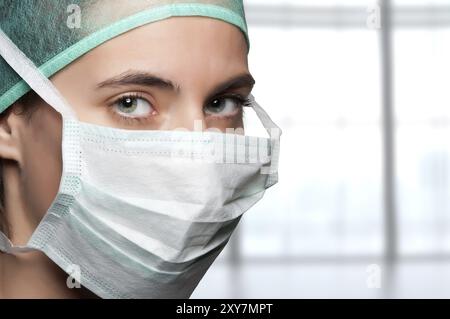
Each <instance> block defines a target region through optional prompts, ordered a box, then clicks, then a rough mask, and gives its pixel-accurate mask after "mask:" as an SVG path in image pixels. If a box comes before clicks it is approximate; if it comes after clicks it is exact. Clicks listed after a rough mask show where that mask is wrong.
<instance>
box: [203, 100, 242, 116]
mask: <svg viewBox="0 0 450 319" xmlns="http://www.w3.org/2000/svg"><path fill="white" fill-rule="evenodd" d="M248 104H249V99H247V98H245V97H243V96H241V95H228V96H222V97H218V98H214V99H213V100H211V101H210V102H209V103H208V104H207V105H206V106H205V108H204V112H205V113H206V114H207V115H209V116H213V117H233V116H236V115H238V114H239V113H240V112H241V110H242V108H243V107H244V106H247V105H248Z"/></svg>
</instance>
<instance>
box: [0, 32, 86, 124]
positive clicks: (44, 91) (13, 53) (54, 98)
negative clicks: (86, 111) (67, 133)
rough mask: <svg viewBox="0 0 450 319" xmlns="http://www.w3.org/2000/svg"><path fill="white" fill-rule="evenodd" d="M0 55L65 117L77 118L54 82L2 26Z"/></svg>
mask: <svg viewBox="0 0 450 319" xmlns="http://www.w3.org/2000/svg"><path fill="white" fill-rule="evenodd" d="M0 55H1V56H2V57H3V59H5V61H6V62H7V63H8V64H9V65H10V66H11V67H12V68H13V69H14V71H16V73H17V74H18V75H19V76H20V77H21V78H22V79H23V80H24V81H25V82H26V83H27V84H28V85H29V86H30V87H31V89H32V90H33V91H35V92H36V93H37V94H38V95H39V96H40V97H41V98H42V99H43V100H44V101H45V102H47V104H49V105H50V106H51V107H53V108H54V109H55V110H56V111H57V112H59V113H60V114H61V115H62V116H63V118H66V117H71V118H75V119H76V118H77V117H76V114H75V112H74V110H73V109H72V108H71V107H70V106H69V103H67V101H66V100H65V99H64V97H63V96H62V95H61V94H60V93H59V91H58V90H57V89H56V87H55V86H54V85H53V84H52V82H51V81H50V80H49V79H47V77H45V76H44V75H43V74H42V73H41V72H40V71H39V69H38V68H37V67H36V66H35V65H34V63H33V62H32V61H31V60H30V59H28V57H27V56H26V55H25V54H24V53H23V52H22V51H21V50H20V49H19V48H18V47H17V46H16V45H15V44H14V43H13V42H12V41H11V39H10V38H9V37H8V36H7V35H6V34H5V33H4V32H3V30H2V29H1V28H0Z"/></svg>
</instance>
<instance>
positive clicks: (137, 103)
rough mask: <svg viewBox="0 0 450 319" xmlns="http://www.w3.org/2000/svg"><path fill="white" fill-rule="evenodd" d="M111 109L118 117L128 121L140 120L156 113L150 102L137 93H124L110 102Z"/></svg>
mask: <svg viewBox="0 0 450 319" xmlns="http://www.w3.org/2000/svg"><path fill="white" fill-rule="evenodd" d="M110 107H111V111H112V112H113V113H114V114H115V115H116V116H118V117H119V119H122V120H125V121H127V122H130V121H141V120H145V119H148V118H149V117H151V116H153V115H155V114H156V111H155V109H154V108H153V107H152V105H151V103H150V102H149V101H148V100H147V99H145V98H144V97H142V96H141V95H139V94H134V93H133V94H126V95H123V96H121V97H119V98H117V99H116V100H115V101H114V102H113V103H111V104H110Z"/></svg>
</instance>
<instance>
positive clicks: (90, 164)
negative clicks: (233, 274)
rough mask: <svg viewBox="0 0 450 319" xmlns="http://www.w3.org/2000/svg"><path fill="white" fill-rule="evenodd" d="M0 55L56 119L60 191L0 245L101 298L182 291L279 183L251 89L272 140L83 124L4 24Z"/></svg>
mask: <svg viewBox="0 0 450 319" xmlns="http://www.w3.org/2000/svg"><path fill="white" fill-rule="evenodd" d="M0 54H1V55H2V56H3V58H4V59H5V60H6V61H7V62H8V63H9V64H10V65H11V66H12V67H13V68H14V69H15V70H16V72H17V73H18V74H19V75H20V76H21V77H22V78H23V79H24V80H25V81H26V82H27V83H28V84H29V85H30V87H31V88H32V89H33V90H34V91H35V92H36V93H38V94H39V95H40V96H41V97H42V98H43V99H44V100H45V101H46V102H47V103H48V104H49V105H51V106H52V107H54V108H55V110H57V111H58V112H60V113H61V114H62V117H63V138H62V154H63V172H62V178H61V182H60V186H59V190H58V194H57V195H56V198H55V199H54V201H53V202H52V204H51V206H50V208H49V209H48V211H47V213H46V215H45V216H44V218H43V220H42V221H41V222H40V224H39V225H38V227H37V229H36V230H35V231H34V233H33V234H32V237H31V238H30V240H29V242H28V243H27V245H26V246H14V245H13V244H12V243H11V241H10V240H9V239H8V238H7V237H6V236H5V235H4V234H3V233H0V250H1V251H4V252H7V253H21V252H27V251H30V250H39V251H42V252H43V253H45V254H46V255H47V256H48V257H49V258H50V259H51V260H52V261H53V262H55V263H56V264H57V265H58V266H59V267H61V268H62V269H64V270H65V271H66V272H68V273H70V272H71V271H73V270H74V269H77V270H79V271H80V273H79V275H80V276H79V278H77V279H79V280H80V281H81V284H82V285H83V286H85V287H86V288H88V289H89V290H91V291H92V292H93V293H95V294H96V295H98V296H100V297H102V298H188V297H189V296H190V295H191V294H192V292H193V290H194V289H195V287H196V286H197V284H198V282H199V281H200V279H201V278H202V277H203V275H204V274H205V272H206V271H207V269H208V268H209V267H210V265H211V264H212V262H213V261H214V259H215V258H216V257H217V256H218V255H219V253H220V252H221V250H222V249H223V248H224V246H225V245H226V243H227V242H228V240H229V238H230V236H231V234H232V232H233V230H234V229H235V227H236V225H237V224H238V222H239V220H240V218H241V216H242V214H243V213H244V212H245V211H247V210H248V209H249V208H250V207H251V206H253V205H254V204H255V203H256V202H257V201H259V200H260V199H261V198H262V196H263V195H264V192H265V189H267V188H268V187H270V186H272V185H273V184H275V183H276V182H277V180H278V177H277V164H278V152H279V137H280V134H281V132H280V130H279V129H278V127H277V126H276V125H275V124H274V123H273V122H272V121H271V120H270V118H269V116H268V115H267V114H266V113H265V112H264V110H263V109H262V108H261V107H260V106H259V105H258V104H257V103H256V102H255V100H254V99H253V97H252V96H251V99H250V100H251V102H252V103H251V106H253V108H254V110H255V112H256V114H257V115H258V117H259V118H260V120H261V121H262V123H263V125H264V126H265V128H266V129H267V131H268V132H269V135H270V138H260V137H249V136H244V135H238V134H222V133H214V132H180V131H142V130H140V131H136V130H123V129H116V128H109V127H103V126H98V125H93V124H88V123H83V122H80V121H78V120H77V118H76V116H75V113H74V112H73V110H72V109H71V108H70V107H69V106H68V104H67V102H65V101H64V99H63V98H62V97H61V95H60V94H59V93H58V91H57V90H56V88H55V87H54V86H53V85H52V84H51V82H50V81H49V80H48V79H47V78H46V77H45V76H43V75H42V74H41V73H40V72H39V71H38V70H37V68H36V67H35V66H34V65H33V63H32V62H31V61H30V60H28V58H26V57H25V56H24V55H23V54H22V52H20V51H19V49H18V48H17V47H16V46H15V45H14V44H13V43H12V42H11V41H10V40H9V39H8V38H7V37H6V35H5V34H4V33H3V32H1V30H0Z"/></svg>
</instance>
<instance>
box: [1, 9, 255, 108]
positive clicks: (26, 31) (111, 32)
mask: <svg viewBox="0 0 450 319" xmlns="http://www.w3.org/2000/svg"><path fill="white" fill-rule="evenodd" d="M173 16H205V17H211V18H216V19H220V20H222V21H225V22H228V23H231V24H233V25H235V26H237V27H238V28H239V29H240V30H241V31H242V32H243V34H244V37H245V40H246V41H247V45H248V48H250V42H249V38H248V33H247V23H246V19H245V14H244V6H243V2H242V0H184V1H183V0H0V28H1V29H2V30H3V32H4V33H5V34H6V35H8V37H9V38H10V39H11V40H12V41H13V42H14V43H15V44H16V45H17V46H18V48H19V49H20V50H22V52H23V53H25V55H26V56H27V57H28V58H29V59H31V60H32V61H33V62H34V64H35V65H36V66H37V67H39V69H40V71H41V72H42V73H43V74H44V75H45V76H46V77H50V76H52V75H53V74H55V73H56V72H58V71H59V70H61V69H63V68H64V67H65V66H67V65H68V64H70V63H71V62H73V61H74V60H76V59H77V58H79V57H80V56H82V55H83V54H85V53H87V52H89V51H90V50H92V49H93V48H95V47H97V46H98V45H100V44H102V43H104V42H106V41H108V40H110V39H112V38H114V37H116V36H118V35H120V34H122V33H124V32H127V31H129V30H131V29H133V28H136V27H139V26H142V25H145V24H147V23H151V22H155V21H158V20H163V19H166V18H169V17H173ZM0 78H1V82H0V113H2V112H3V111H4V110H6V109H7V108H8V107H9V106H10V105H11V104H13V103H14V102H15V101H17V100H18V99H19V98H20V97H22V96H23V95H24V94H26V93H27V92H28V91H30V87H29V86H28V85H27V84H26V83H25V82H24V81H23V80H22V79H21V77H20V76H19V75H18V74H17V73H16V72H15V71H14V70H13V69H12V68H11V67H10V66H9V65H8V64H7V63H6V61H5V60H4V59H3V58H1V57H0Z"/></svg>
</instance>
